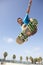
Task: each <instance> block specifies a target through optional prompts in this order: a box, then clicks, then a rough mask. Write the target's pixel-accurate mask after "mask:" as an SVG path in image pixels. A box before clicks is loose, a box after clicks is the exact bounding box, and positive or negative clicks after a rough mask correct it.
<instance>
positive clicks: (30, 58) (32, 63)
mask: <svg viewBox="0 0 43 65" xmlns="http://www.w3.org/2000/svg"><path fill="white" fill-rule="evenodd" d="M30 60H31V62H32V64H33V58H32V57H31V56H30Z"/></svg>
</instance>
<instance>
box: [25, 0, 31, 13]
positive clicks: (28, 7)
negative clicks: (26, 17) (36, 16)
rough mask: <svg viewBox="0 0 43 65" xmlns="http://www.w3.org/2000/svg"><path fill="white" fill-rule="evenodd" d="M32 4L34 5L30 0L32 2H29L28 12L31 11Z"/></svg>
mask: <svg viewBox="0 0 43 65" xmlns="http://www.w3.org/2000/svg"><path fill="white" fill-rule="evenodd" d="M31 5H32V0H30V2H29V4H28V8H27V11H26V12H27V13H28V14H29V12H30V8H31Z"/></svg>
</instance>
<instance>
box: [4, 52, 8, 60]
mask: <svg viewBox="0 0 43 65" xmlns="http://www.w3.org/2000/svg"><path fill="white" fill-rule="evenodd" d="M7 55H8V53H7V52H4V54H3V56H4V60H5V59H6V57H7Z"/></svg>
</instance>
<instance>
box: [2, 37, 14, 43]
mask: <svg viewBox="0 0 43 65" xmlns="http://www.w3.org/2000/svg"><path fill="white" fill-rule="evenodd" d="M3 40H4V41H5V42H7V43H13V42H14V39H13V38H4V39H3Z"/></svg>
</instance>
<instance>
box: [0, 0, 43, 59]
mask: <svg viewBox="0 0 43 65" xmlns="http://www.w3.org/2000/svg"><path fill="white" fill-rule="evenodd" d="M28 2H29V0H0V58H3V53H4V52H5V51H6V52H8V57H7V59H12V55H13V54H16V56H17V59H19V57H20V56H23V58H24V59H25V57H26V56H28V57H30V56H32V57H39V56H41V57H43V51H42V50H43V0H33V2H32V7H31V11H30V14H29V16H30V17H32V18H36V19H37V20H38V32H37V33H36V34H35V35H34V36H31V37H29V39H28V42H25V43H24V44H22V45H19V44H17V43H16V37H17V36H18V35H19V33H20V32H21V27H20V25H19V24H18V23H17V18H18V17H21V18H24V17H25V15H26V9H27V7H28Z"/></svg>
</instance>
